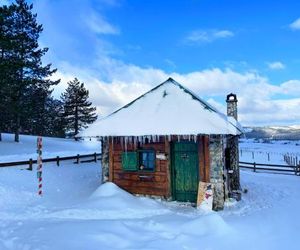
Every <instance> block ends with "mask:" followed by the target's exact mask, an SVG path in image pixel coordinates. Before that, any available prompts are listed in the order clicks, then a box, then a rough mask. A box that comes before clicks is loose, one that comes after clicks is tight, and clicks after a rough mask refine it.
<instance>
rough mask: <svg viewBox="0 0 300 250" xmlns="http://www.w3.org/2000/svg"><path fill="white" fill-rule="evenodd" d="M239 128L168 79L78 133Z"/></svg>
mask: <svg viewBox="0 0 300 250" xmlns="http://www.w3.org/2000/svg"><path fill="white" fill-rule="evenodd" d="M241 133H242V127H241V126H240V124H239V123H238V122H237V121H236V120H235V119H234V118H232V117H228V116H226V115H224V114H222V113H220V112H219V111H217V110H216V109H215V108H214V107H212V106H211V105H210V104H208V103H207V102H205V101H203V100H202V99H200V98H199V97H198V96H197V95H195V94H194V93H192V92H191V91H190V90H188V89H187V88H185V87H183V86H182V85H181V84H179V83H178V82H176V81H174V80H173V79H172V78H169V79H168V80H167V81H165V82H163V83H162V84H160V85H158V86H156V87H155V88H153V89H152V90H150V91H148V92H147V93H145V94H144V95H142V96H140V97H139V98H137V99H135V100H134V101H132V102H130V103H129V104H127V105H125V106H124V107H122V108H120V109H118V110H117V111H115V112H113V113H112V114H110V115H108V116H107V117H105V118H102V119H100V120H98V121H96V122H95V123H94V124H92V125H90V127H89V128H87V129H86V130H84V131H82V132H81V133H80V134H79V136H91V137H93V136H144V135H197V134H207V135H217V134H232V135H237V134H241Z"/></svg>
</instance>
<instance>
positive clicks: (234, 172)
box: [226, 93, 241, 199]
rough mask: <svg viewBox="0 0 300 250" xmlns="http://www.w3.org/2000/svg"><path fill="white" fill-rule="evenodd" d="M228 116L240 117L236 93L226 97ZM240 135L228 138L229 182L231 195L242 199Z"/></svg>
mask: <svg viewBox="0 0 300 250" xmlns="http://www.w3.org/2000/svg"><path fill="white" fill-rule="evenodd" d="M226 102H227V116H231V117H234V118H235V119H236V120H237V119H238V114H237V102H238V101H237V98H236V95H235V94H232V93H230V94H229V95H227V98H226ZM238 138H239V136H230V137H228V139H227V154H226V158H227V159H226V160H227V165H228V166H227V168H228V176H227V178H228V183H229V197H233V198H237V196H236V195H239V196H238V199H240V192H239V191H240V190H241V186H240V169H239V139H238Z"/></svg>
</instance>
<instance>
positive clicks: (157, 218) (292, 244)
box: [0, 142, 300, 250]
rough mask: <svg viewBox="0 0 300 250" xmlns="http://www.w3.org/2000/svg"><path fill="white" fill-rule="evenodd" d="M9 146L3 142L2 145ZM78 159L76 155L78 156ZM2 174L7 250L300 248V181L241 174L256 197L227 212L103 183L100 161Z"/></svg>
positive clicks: (1, 227) (0, 212) (2, 237)
mask: <svg viewBox="0 0 300 250" xmlns="http://www.w3.org/2000/svg"><path fill="white" fill-rule="evenodd" d="M0 145H1V142H0ZM74 153H75V152H74ZM43 171H44V172H43V182H44V185H43V188H44V195H43V197H38V196H37V195H36V191H37V180H36V172H35V171H27V170H20V169H19V168H14V167H13V168H0V249H1V250H11V249H13V250H37V249H39V250H48V249H53V250H60V249H63V250H66V249H72V250H73V249H74V250H76V249H80V250H81V249H84V250H85V249H87V250H93V249H97V250H98V249H243V250H248V249H255V250H257V249H258V250H259V249H264V250H265V249H275V250H276V249H299V246H300V238H299V236H298V234H299V232H300V216H299V211H298V210H299V205H300V192H299V190H300V177H298V176H285V175H279V174H265V173H253V172H251V171H241V179H242V186H243V188H247V190H248V192H247V193H246V194H244V195H243V200H242V201H241V202H239V203H228V204H227V207H226V208H225V210H224V211H222V212H204V211H200V210H197V209H195V208H193V207H190V206H187V205H181V204H178V203H176V202H169V203H168V202H163V201H158V200H152V199H148V198H141V197H135V196H132V195H130V194H128V193H127V192H125V191H123V190H121V189H119V188H118V187H116V186H115V185H114V184H112V183H106V184H103V185H100V175H101V169H100V163H99V162H98V163H84V164H79V165H75V164H73V163H72V162H64V163H62V165H61V166H60V167H57V166H56V165H54V164H50V163H49V164H45V165H44V167H43Z"/></svg>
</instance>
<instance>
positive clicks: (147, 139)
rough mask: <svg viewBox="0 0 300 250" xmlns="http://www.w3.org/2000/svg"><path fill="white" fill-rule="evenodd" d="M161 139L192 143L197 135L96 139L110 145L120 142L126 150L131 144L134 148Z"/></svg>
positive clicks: (104, 137)
mask: <svg viewBox="0 0 300 250" xmlns="http://www.w3.org/2000/svg"><path fill="white" fill-rule="evenodd" d="M161 137H163V138H164V139H165V140H167V141H169V142H170V141H171V140H172V139H173V140H174V139H176V140H177V141H178V142H180V141H181V140H187V141H194V142H197V140H198V135H164V136H161V135H144V136H100V137H98V139H99V140H100V141H102V140H108V141H109V142H111V143H112V144H114V142H116V141H117V142H120V143H121V145H124V147H125V148H127V145H128V144H133V145H134V146H137V144H138V143H139V144H142V145H143V144H147V143H156V142H159V141H160V138H161Z"/></svg>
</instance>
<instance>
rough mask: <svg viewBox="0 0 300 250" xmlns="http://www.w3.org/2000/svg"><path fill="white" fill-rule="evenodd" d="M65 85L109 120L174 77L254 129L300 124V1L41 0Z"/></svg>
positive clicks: (41, 16)
mask: <svg viewBox="0 0 300 250" xmlns="http://www.w3.org/2000/svg"><path fill="white" fill-rule="evenodd" d="M29 2H33V4H34V9H35V11H36V12H37V14H38V20H39V22H40V23H42V24H43V26H44V32H43V34H42V36H41V40H40V41H41V44H42V46H47V47H49V48H50V50H49V52H48V54H47V56H46V57H45V61H49V62H52V63H53V65H54V66H55V67H57V68H58V70H59V72H58V73H57V75H56V76H55V77H59V78H61V79H62V83H61V84H60V85H59V86H57V87H56V89H55V91H54V94H55V95H56V96H59V93H60V92H61V91H63V90H64V88H65V87H66V82H67V81H68V80H71V79H72V78H74V77H78V78H79V79H80V80H82V81H84V82H85V84H86V86H87V87H88V89H89V90H90V92H91V99H92V101H93V102H94V103H95V105H97V108H98V112H99V114H100V116H103V115H105V114H107V113H109V112H111V111H113V110H114V109H116V108H118V107H119V106H121V105H123V104H126V103H127V102H129V101H130V100H131V99H132V98H135V97H137V96H139V95H140V94H142V93H143V92H145V91H147V90H149V89H150V88H151V87H154V86H155V85H157V84H159V83H161V82H162V81H164V80H165V79H166V78H168V77H169V76H172V77H173V78H174V79H175V80H177V81H178V82H180V83H182V84H183V85H185V86H187V87H189V88H190V89H191V90H193V91H194V92H196V93H197V94H198V95H199V96H201V97H203V98H204V99H206V100H207V101H209V102H210V103H211V104H213V105H215V106H216V107H217V108H219V109H221V110H222V111H225V102H224V98H225V96H226V95H227V94H228V93H229V92H234V93H237V95H238V98H239V115H240V116H239V117H240V120H241V122H242V123H243V124H245V125H269V124H300V112H299V110H298V107H299V105H300V70H299V69H300V49H299V44H300V19H299V18H300V1H288V0H287V1H257V0H252V1H245V0H240V1H232V0H231V1H229V0H227V1H225V0H219V1H211V0H202V1H201V0H187V1H183V0H182V1H176V0H172V1H158V0H157V1H156V0H152V1H150V0H147V1H141V0H139V1H138V0H134V1H130V0H85V1H82V0H72V1H70V0H32V1H29Z"/></svg>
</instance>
